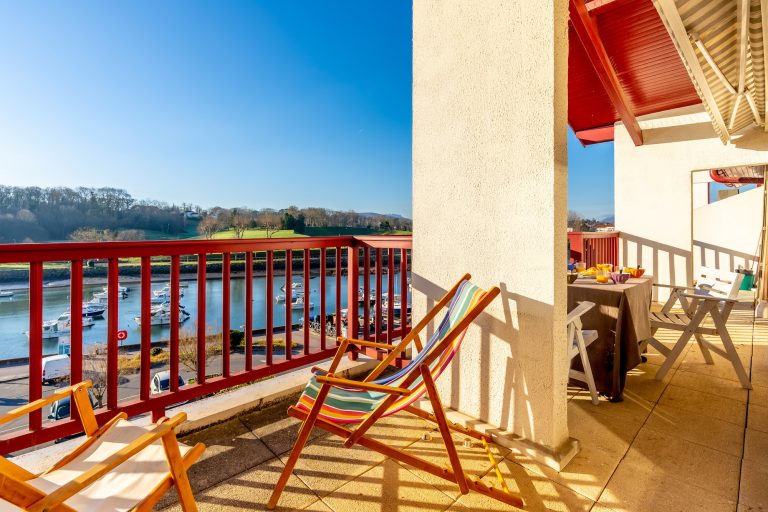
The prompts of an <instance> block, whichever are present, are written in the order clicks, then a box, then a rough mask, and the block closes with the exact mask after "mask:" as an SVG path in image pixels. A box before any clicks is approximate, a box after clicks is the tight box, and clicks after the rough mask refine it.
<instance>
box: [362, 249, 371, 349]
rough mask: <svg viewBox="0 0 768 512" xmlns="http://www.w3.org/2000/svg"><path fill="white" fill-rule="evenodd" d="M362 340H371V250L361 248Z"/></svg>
mask: <svg viewBox="0 0 768 512" xmlns="http://www.w3.org/2000/svg"><path fill="white" fill-rule="evenodd" d="M363 260H364V262H363V274H364V275H365V277H364V278H363V339H364V340H370V339H371V249H370V248H369V247H364V248H363Z"/></svg>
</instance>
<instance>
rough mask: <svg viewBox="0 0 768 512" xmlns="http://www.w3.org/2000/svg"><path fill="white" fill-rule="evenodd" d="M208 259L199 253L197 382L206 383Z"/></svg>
mask: <svg viewBox="0 0 768 512" xmlns="http://www.w3.org/2000/svg"><path fill="white" fill-rule="evenodd" d="M207 264H208V259H207V256H206V255H205V254H204V253H201V254H198V255H197V383H198V384H205V356H206V350H207V343H206V341H207V340H206V334H207V333H206V330H207V329H206V325H205V291H206V282H207V281H206V279H207V268H206V266H207Z"/></svg>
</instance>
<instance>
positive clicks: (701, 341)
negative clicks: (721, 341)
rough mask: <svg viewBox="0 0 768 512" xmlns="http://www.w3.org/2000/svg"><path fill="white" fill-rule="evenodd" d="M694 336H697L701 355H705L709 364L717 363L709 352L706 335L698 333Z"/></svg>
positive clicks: (705, 359)
mask: <svg viewBox="0 0 768 512" xmlns="http://www.w3.org/2000/svg"><path fill="white" fill-rule="evenodd" d="M694 336H695V337H696V343H698V344H699V348H700V349H701V355H702V356H704V361H705V362H706V363H707V364H715V362H714V361H713V360H712V354H710V353H709V347H707V340H705V339H704V337H703V336H702V335H701V334H698V333H696V334H695V335H694Z"/></svg>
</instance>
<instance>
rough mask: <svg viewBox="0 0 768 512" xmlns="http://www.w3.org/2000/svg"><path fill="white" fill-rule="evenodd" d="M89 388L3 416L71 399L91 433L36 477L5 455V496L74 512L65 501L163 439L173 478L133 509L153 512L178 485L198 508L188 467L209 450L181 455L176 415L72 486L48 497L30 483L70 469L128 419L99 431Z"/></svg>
mask: <svg viewBox="0 0 768 512" xmlns="http://www.w3.org/2000/svg"><path fill="white" fill-rule="evenodd" d="M89 387H91V382H90V381H85V382H81V383H79V384H75V385H73V386H69V387H67V388H62V389H60V390H57V391H56V392H54V393H52V394H51V395H49V396H47V397H45V398H41V399H39V400H35V401H34V402H30V403H28V404H26V405H23V406H21V407H18V408H16V409H14V410H12V411H10V412H8V413H7V414H5V415H4V416H3V417H1V418H0V424H3V423H7V422H9V421H12V420H14V419H17V418H20V417H23V416H26V415H27V414H29V413H31V412H33V411H36V410H39V409H41V408H42V407H44V406H45V405H47V404H50V403H53V402H55V401H56V400H60V399H62V398H65V397H67V396H69V397H71V398H70V403H74V404H75V406H76V408H77V412H78V414H77V417H78V418H79V420H80V424H81V426H82V428H83V430H84V431H85V435H86V440H85V442H84V443H83V444H81V445H80V446H78V447H77V448H75V449H74V450H73V451H72V452H70V453H69V454H68V455H66V456H65V457H64V458H63V459H61V460H60V461H58V462H57V463H56V464H54V465H53V466H51V467H50V468H49V469H47V470H46V471H44V472H42V473H40V474H39V475H36V474H33V473H31V472H29V471H27V470H25V469H24V468H22V467H20V466H17V465H16V464H14V463H13V462H11V461H9V460H8V459H6V458H4V457H0V474H1V475H2V477H1V478H0V498H2V499H3V500H5V501H7V502H9V503H11V504H13V505H15V506H17V507H19V508H21V509H22V510H28V511H31V512H41V511H56V512H65V511H66V512H70V511H72V510H74V509H72V508H71V507H69V506H67V505H66V504H65V503H64V502H65V501H67V500H68V499H69V498H71V497H72V496H74V495H76V494H78V493H79V492H80V491H82V490H83V489H85V488H87V487H88V486H89V485H91V484H93V483H94V482H96V481H98V480H99V479H100V478H102V477H103V476H104V475H106V474H107V473H110V472H111V471H113V470H114V469H115V468H118V467H119V466H120V465H121V464H122V463H124V462H126V461H127V460H128V459H130V458H131V457H133V456H134V455H136V454H137V453H139V452H141V451H142V450H143V449H144V448H146V447H147V446H149V445H150V444H152V443H155V442H156V441H158V440H160V441H161V442H162V443H163V448H164V450H165V455H166V458H167V461H168V475H167V476H166V478H164V479H162V480H161V481H160V482H157V484H156V486H155V487H154V488H153V489H147V495H146V497H145V498H144V499H143V500H142V501H141V502H140V503H138V504H137V505H136V506H135V507H134V508H133V511H135V512H138V511H149V510H151V509H152V507H153V505H155V504H156V503H157V502H158V501H159V500H160V498H161V497H162V496H163V495H164V494H165V493H166V492H167V491H168V490H169V489H170V488H171V487H176V491H177V493H178V495H179V502H180V504H181V507H182V510H184V511H195V510H197V505H196V503H195V498H194V496H193V494H192V488H191V487H190V484H189V478H188V477H187V469H189V467H190V466H191V465H192V464H193V463H194V462H195V461H196V460H197V459H198V458H199V457H200V455H201V454H202V453H203V450H204V449H205V446H204V445H203V444H202V443H198V444H197V445H195V446H194V447H193V448H192V449H190V450H189V451H188V452H187V453H186V455H185V456H184V457H182V456H181V453H180V452H179V445H178V441H177V440H176V431H175V428H176V427H177V426H178V425H179V424H181V423H183V422H184V421H185V420H186V414H185V413H180V414H177V415H175V416H174V417H173V418H170V419H168V418H161V419H160V420H159V421H158V422H157V424H156V425H155V426H154V427H153V428H151V429H147V432H146V434H143V435H141V436H140V437H138V438H137V439H135V440H134V441H133V442H131V443H130V444H128V445H126V446H125V447H123V448H121V449H120V450H119V451H117V452H116V453H114V454H113V455H112V456H111V457H109V458H107V459H105V460H104V461H101V462H100V463H98V464H95V465H94V466H93V467H91V468H90V469H88V470H87V471H85V472H83V473H81V474H79V475H78V476H76V477H75V478H73V479H72V480H71V481H70V482H69V483H67V484H65V485H63V486H61V487H59V488H58V489H56V490H55V491H53V492H51V493H50V494H45V493H44V492H42V491H40V490H39V489H37V488H35V487H33V486H32V485H30V484H28V483H27V482H28V481H30V480H32V479H34V478H36V477H38V476H41V475H44V474H46V473H48V472H50V471H53V470H56V469H61V468H64V467H66V465H67V464H68V463H69V462H71V461H72V460H74V459H75V458H76V457H77V456H78V455H79V454H80V453H82V452H83V451H85V450H86V449H88V448H89V447H91V446H92V445H94V444H95V443H98V441H99V439H100V438H101V437H102V436H103V435H104V434H105V433H107V432H108V431H109V430H110V428H112V427H113V426H114V425H116V424H117V423H118V421H119V420H124V419H126V418H127V416H126V414H125V413H120V414H118V415H117V416H115V417H114V418H112V419H111V420H109V421H108V422H107V423H105V424H104V425H103V426H102V427H99V426H98V424H97V422H96V416H95V415H94V412H93V407H92V405H91V401H90V398H89V396H88V388H89ZM72 410H74V408H72Z"/></svg>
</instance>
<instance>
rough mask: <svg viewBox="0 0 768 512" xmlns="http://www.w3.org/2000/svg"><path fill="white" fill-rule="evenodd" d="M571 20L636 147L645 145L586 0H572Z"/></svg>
mask: <svg viewBox="0 0 768 512" xmlns="http://www.w3.org/2000/svg"><path fill="white" fill-rule="evenodd" d="M570 20H571V25H572V26H573V28H574V30H575V31H576V35H577V36H578V38H579V41H581V44H582V46H583V47H584V50H585V51H586V54H587V57H588V58H589V62H590V64H592V67H593V69H594V70H595V73H597V77H598V78H599V79H600V82H601V83H602V84H603V88H604V89H605V92H606V93H607V94H608V97H609V98H610V99H611V103H612V104H613V107H614V108H615V109H616V111H617V112H618V114H619V117H620V118H621V120H622V121H623V122H624V127H625V128H626V129H627V131H628V132H629V136H630V137H632V141H633V142H634V143H635V145H636V146H640V145H642V144H643V132H642V130H641V129H640V125H639V124H638V122H637V119H636V117H635V113H634V111H633V110H632V106H631V105H630V103H629V100H628V99H627V97H626V94H625V93H624V89H623V88H622V86H621V83H620V82H619V78H618V76H616V70H615V69H613V65H612V64H611V60H610V57H608V53H607V52H606V51H605V47H604V46H603V42H602V40H601V39H600V34H598V32H597V28H596V27H595V26H594V24H593V22H592V18H590V16H589V12H587V8H586V6H585V5H584V2H583V1H581V0H570Z"/></svg>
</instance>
